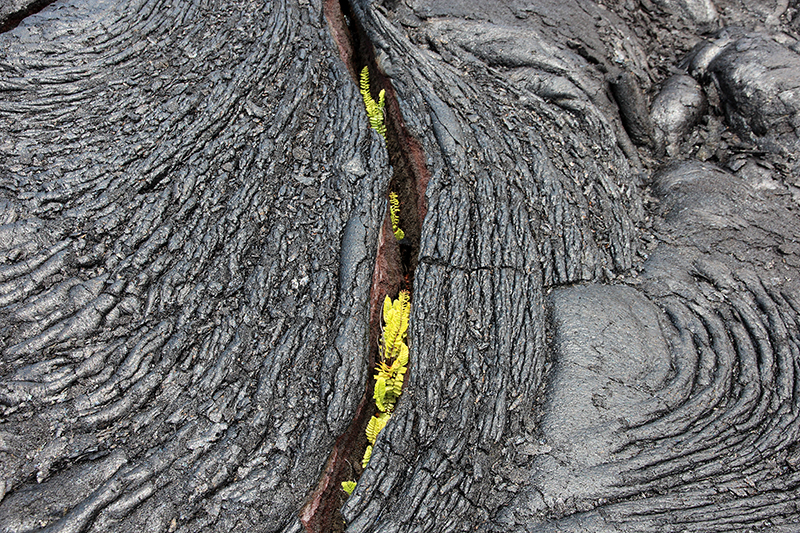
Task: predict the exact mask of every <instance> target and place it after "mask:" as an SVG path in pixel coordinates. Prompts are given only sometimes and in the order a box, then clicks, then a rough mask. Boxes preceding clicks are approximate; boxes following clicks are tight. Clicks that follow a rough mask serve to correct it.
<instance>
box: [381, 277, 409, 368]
mask: <svg viewBox="0 0 800 533" xmlns="http://www.w3.org/2000/svg"><path fill="white" fill-rule="evenodd" d="M410 298H411V296H410V295H409V293H408V291H400V294H399V295H398V297H397V300H395V301H394V302H392V301H391V299H390V298H389V297H388V296H387V297H386V299H385V300H384V301H383V321H384V326H383V332H382V335H381V344H380V349H381V356H382V358H383V360H384V361H391V360H394V359H396V358H397V356H398V355H399V354H400V346H401V344H405V342H404V341H405V337H406V332H407V331H408V317H409V315H410V313H411V303H410Z"/></svg>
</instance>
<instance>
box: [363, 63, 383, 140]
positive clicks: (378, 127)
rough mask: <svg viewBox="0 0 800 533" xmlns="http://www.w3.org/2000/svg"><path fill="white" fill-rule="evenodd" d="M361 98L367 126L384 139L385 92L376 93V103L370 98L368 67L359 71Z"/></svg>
mask: <svg viewBox="0 0 800 533" xmlns="http://www.w3.org/2000/svg"><path fill="white" fill-rule="evenodd" d="M361 97H362V98H363V99H364V106H365V107H366V108H367V115H369V125H370V126H372V128H373V129H374V130H375V131H377V132H378V133H380V134H381V136H383V138H384V139H385V138H386V123H385V122H384V119H385V114H384V108H385V107H386V91H384V90H383V89H381V92H379V93H378V101H377V102H376V101H375V100H374V99H373V98H372V93H370V90H369V67H364V68H363V69H361Z"/></svg>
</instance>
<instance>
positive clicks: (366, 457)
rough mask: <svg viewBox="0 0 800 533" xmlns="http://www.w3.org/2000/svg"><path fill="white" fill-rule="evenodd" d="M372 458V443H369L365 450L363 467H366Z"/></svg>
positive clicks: (362, 461) (362, 460)
mask: <svg viewBox="0 0 800 533" xmlns="http://www.w3.org/2000/svg"><path fill="white" fill-rule="evenodd" d="M370 459H372V444H368V445H367V449H366V450H364V457H363V458H362V459H361V468H366V467H367V465H368V464H369V460H370Z"/></svg>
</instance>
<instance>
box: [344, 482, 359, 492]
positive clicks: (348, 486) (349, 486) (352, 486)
mask: <svg viewBox="0 0 800 533" xmlns="http://www.w3.org/2000/svg"><path fill="white" fill-rule="evenodd" d="M342 490H343V491H345V492H346V493H347V495H348V496H349V495H351V494H353V491H354V490H356V482H355V481H342Z"/></svg>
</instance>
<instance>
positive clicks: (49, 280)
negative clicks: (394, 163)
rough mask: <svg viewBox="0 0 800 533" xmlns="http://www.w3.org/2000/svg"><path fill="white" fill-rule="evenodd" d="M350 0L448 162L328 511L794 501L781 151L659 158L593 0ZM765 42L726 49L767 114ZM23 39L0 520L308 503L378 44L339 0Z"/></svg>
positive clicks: (112, 519) (791, 329)
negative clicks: (628, 119)
mask: <svg viewBox="0 0 800 533" xmlns="http://www.w3.org/2000/svg"><path fill="white" fill-rule="evenodd" d="M487 6H488V7H487ZM328 7H330V5H328ZM395 9H396V11H395ZM348 20H349V22H350V26H349V27H346V26H344V21H343V20H342V21H340V22H341V23H342V26H341V27H339V28H338V29H339V30H341V33H338V34H337V36H336V38H337V39H339V38H341V37H342V35H344V34H346V33H347V32H346V31H344V30H345V29H347V31H350V32H352V34H354V35H356V36H358V37H359V38H363V39H364V40H362V41H361V44H362V45H363V46H362V47H361V48H362V49H363V50H362V52H365V51H366V52H369V51H370V50H369V48H370V46H372V47H374V48H375V50H374V53H375V57H376V58H378V59H377V63H378V68H377V69H376V70H377V71H380V72H381V73H382V74H383V75H385V76H386V77H387V79H388V80H389V81H391V84H392V85H391V87H388V86H387V89H390V90H387V93H390V96H391V97H392V98H396V104H397V109H398V110H399V112H400V113H402V117H403V118H404V120H405V124H404V125H402V127H403V128H404V129H406V130H407V133H408V136H407V138H406V139H405V140H406V141H408V142H407V145H404V146H400V147H395V146H393V143H395V144H399V143H396V142H395V141H391V140H390V142H389V149H390V150H395V149H408V150H412V149H417V150H418V151H417V152H414V154H415V157H416V159H415V161H416V163H418V164H419V165H420V166H422V167H424V170H425V177H426V178H427V184H425V183H416V184H414V186H415V187H416V188H417V190H424V198H423V199H421V200H420V202H419V205H420V206H421V209H420V211H421V213H422V214H424V215H425V216H424V220H422V221H421V227H420V228H419V229H418V233H419V257H418V259H419V264H418V267H417V269H416V272H415V273H414V285H413V291H414V292H413V308H412V316H411V321H410V329H409V346H410V360H411V363H410V370H409V373H408V378H407V382H406V385H405V387H406V388H405V390H404V393H403V395H402V397H401V399H400V402H399V404H398V406H397V409H396V411H395V412H394V414H393V416H392V418H391V420H390V422H389V423H388V425H387V426H386V428H385V429H384V430H383V431H382V432H381V434H380V436H379V437H378V440H377V442H376V443H375V447H374V450H373V453H372V459H371V461H370V462H369V464H368V465H367V468H366V469H365V470H364V472H363V475H362V476H361V477H360V479H359V480H358V486H357V488H356V489H355V491H354V493H353V494H352V496H351V497H350V498H349V499H347V500H346V503H345V504H344V507H343V508H342V511H341V515H342V516H343V517H344V519H345V520H346V523H344V524H343V523H341V522H339V523H337V524H334V525H333V526H332V527H331V528H330V529H342V530H346V531H348V532H350V533H356V532H377V531H397V532H411V531H414V532H418V531H422V532H439V531H474V530H476V529H482V530H484V531H498V532H499V531H502V532H520V533H521V532H540V533H543V532H550V531H573V532H576V533H577V532H579V531H581V532H582V531H587V530H590V531H603V532H621V531H627V532H631V531H636V532H665V531H666V532H676V533H677V532H679V531H681V532H682V531H686V530H690V531H709V530H710V531H715V530H716V531H737V532H738V531H742V532H743V531H752V530H776V531H791V530H792V528H794V529H795V530H796V529H797V526H798V523H800V510H798V508H797V501H798V500H800V484H798V472H800V434H799V433H798V431H799V430H798V427H800V426H798V413H800V396H798V394H797V389H798V387H797V379H798V378H797V369H798V368H800V299H798V297H797V296H796V295H797V294H799V293H800V248H798V246H797V242H798V240H800V218H799V217H798V214H797V207H796V204H795V203H794V200H793V199H792V197H791V195H789V194H787V193H786V189H784V188H782V187H783V186H782V185H781V183H779V182H777V181H776V186H775V187H763V186H759V185H758V184H751V183H748V182H747V181H745V180H742V179H741V178H739V177H737V176H734V175H731V174H729V173H727V172H725V171H723V170H721V169H719V168H717V167H714V166H712V165H707V164H700V163H683V164H675V165H670V166H667V167H666V168H664V169H663V170H662V171H661V172H659V173H657V174H656V175H654V176H652V177H649V178H648V181H647V182H646V183H642V182H641V179H642V176H643V174H642V172H641V171H640V169H641V168H642V167H639V166H638V165H637V163H638V162H637V160H636V149H633V148H632V146H631V145H630V142H629V141H627V135H626V134H625V131H624V130H623V129H622V128H621V126H620V117H619V114H618V110H617V106H616V105H614V103H613V102H612V101H611V100H610V99H609V96H608V95H607V85H606V83H605V80H606V75H607V74H608V72H610V71H611V70H612V68H611V67H614V66H618V67H619V68H622V67H624V68H625V69H626V70H627V71H629V72H631V73H632V75H634V76H635V77H636V80H637V83H639V84H640V86H641V88H642V89H643V90H645V91H646V90H647V89H648V88H649V87H648V86H647V84H648V80H650V79H651V74H650V72H649V68H648V65H647V59H646V57H647V56H646V54H645V53H644V51H643V49H642V45H641V42H640V41H639V37H637V36H636V34H635V33H634V32H632V31H630V29H629V28H628V27H627V25H626V22H624V21H623V19H622V18H621V17H620V16H617V15H614V14H613V13H612V12H610V11H608V10H606V9H605V8H604V7H603V6H601V5H596V4H594V3H592V2H584V1H579V0H558V1H555V0H553V1H550V0H548V1H543V2H531V3H526V2H517V1H515V0H509V1H508V2H496V3H491V5H488V4H487V3H486V2H480V1H477V0H476V1H469V0H465V1H459V2H446V3H444V2H434V1H426V0H419V1H409V2H405V3H402V4H401V3H398V2H385V3H383V4H378V3H373V2H369V1H367V0H364V1H357V2H353V5H352V11H350V12H349V13H348ZM361 30H363V34H362V33H360V32H361ZM367 38H368V40H367ZM753 39H754V40H753ZM751 41H752V42H753V43H754V44H753V45H752V47H751V48H752V49H753V50H762V49H763V50H766V49H771V48H770V47H771V46H772V45H770V44H769V43H767V44H760V41H758V39H757V38H751ZM743 43H745V41H743ZM751 48H747V47H745V48H742V49H741V50H738V51H737V50H735V49H734V48H728V47H725V48H724V50H723V52H721V53H720V54H718V55H716V59H714V60H713V61H711V60H709V62H708V64H709V72H710V73H712V74H713V75H714V76H715V77H717V78H718V83H719V85H720V87H721V89H724V90H726V91H728V90H729V93H730V95H727V93H726V96H725V98H728V100H726V105H727V106H729V108H730V109H731V112H736V113H739V115H741V116H742V117H743V119H742V121H740V122H741V123H742V126H741V127H746V128H748V129H747V131H752V132H753V135H756V136H758V135H761V134H759V133H757V132H756V131H755V129H754V127H753V126H752V125H751V122H750V121H751V119H752V115H753V113H754V111H753V110H754V109H756V108H757V105H758V102H761V101H762V100H759V98H762V97H763V96H762V95H761V93H758V91H756V92H755V93H754V94H755V96H752V95H751V96H750V97H749V98H751V99H752V101H750V100H748V99H747V98H741V99H738V97H737V96H736V95H740V94H741V95H742V96H744V95H745V93H746V89H748V87H751V85H748V83H751V81H749V80H752V79H755V80H756V82H752V83H754V85H752V87H753V88H756V87H761V86H762V85H763V86H764V87H766V88H768V89H769V90H770V91H773V90H777V89H780V91H778V92H777V93H775V94H783V93H782V92H781V91H783V92H785V91H787V90H790V89H791V87H790V86H789V85H788V83H789V82H788V81H786V78H787V77H788V74H787V73H785V72H783V71H781V70H780V69H777V70H776V71H775V72H776V73H777V74H781V75H780V76H778V77H776V78H775V80H776V81H775V80H774V81H775V83H773V82H772V81H771V80H770V78H768V77H766V78H765V77H763V76H762V77H759V76H755V77H754V75H753V74H752V73H751V72H750V71H752V72H755V73H756V74H758V73H759V71H758V68H757V66H756V63H757V61H756V60H757V59H758V58H759V57H762V55H763V52H758V53H755V52H754V53H753V54H754V55H752V57H751V56H748V54H749V53H750V50H751ZM0 54H2V57H0V87H2V89H3V90H2V91H0V154H2V157H0V497H1V498H2V500H0V529H3V530H6V531H13V532H27V531H33V530H44V531H48V532H65V533H66V532H102V531H114V532H122V533H126V532H130V533H133V532H136V533H138V532H140V531H159V532H185V533H190V532H195V531H212V532H245V531H246V532H250V531H265V532H279V531H280V532H285V533H300V531H302V530H303V525H302V524H301V521H300V518H299V515H300V513H301V512H304V510H307V508H306V505H307V504H309V503H314V502H315V501H316V500H314V499H313V494H314V491H315V490H316V489H318V488H319V487H320V481H322V484H323V485H324V483H325V482H327V481H328V480H327V478H325V477H323V476H322V473H323V471H324V470H325V467H326V463H327V462H328V461H329V459H330V458H331V457H332V455H331V454H332V450H334V449H335V445H336V443H337V441H340V439H341V437H342V435H343V433H344V432H345V430H346V429H347V428H348V426H349V425H350V422H351V420H352V418H353V417H354V415H355V414H356V412H357V410H358V405H359V402H360V401H361V400H362V398H363V397H364V395H365V391H367V390H368V387H367V383H368V382H370V380H371V378H370V376H369V374H368V359H369V351H370V348H371V347H370V341H369V334H370V332H369V324H368V322H369V308H370V288H371V286H372V283H373V281H374V280H373V275H374V271H375V263H376V261H377V259H376V256H377V255H378V252H377V250H378V242H379V240H380V239H379V235H380V232H381V227H382V224H385V215H386V201H385V195H386V191H387V187H388V186H389V183H390V178H391V171H390V168H389V167H390V165H389V158H388V157H387V145H386V144H385V143H384V141H383V139H382V138H381V137H380V136H379V135H377V134H376V133H375V132H373V131H372V130H370V128H369V126H368V121H367V117H366V113H365V112H364V107H363V102H362V100H361V96H360V94H359V92H358V89H357V86H356V83H355V81H354V80H353V78H352V77H351V75H350V74H349V71H348V68H353V67H360V66H361V65H352V64H344V63H343V62H342V60H341V56H340V54H339V50H337V48H336V42H335V41H334V39H333V38H332V36H331V28H330V27H329V25H328V24H327V22H326V21H325V18H324V16H323V5H322V3H321V2H319V1H316V0H296V1H295V0H287V1H285V2H275V3H266V4H265V3H263V2H250V1H249V0H232V1H231V0H228V1H225V2H214V1H210V2H201V3H198V2H193V1H191V0H172V1H171V2H169V3H163V2H148V1H139V0H106V1H104V2H91V1H88V0H70V1H69V2H63V3H59V4H58V5H53V6H51V8H48V9H46V10H44V11H43V12H41V13H40V14H38V15H35V16H31V17H28V18H27V19H26V20H25V21H23V23H22V24H21V25H20V26H19V27H18V28H16V29H14V30H12V31H10V32H7V33H4V34H2V35H0ZM737 54H738V55H737ZM759 54H762V55H759ZM781 54H783V52H781ZM367 55H369V54H367ZM789 57H791V56H785V55H779V57H778V58H777V59H776V61H778V63H776V65H778V64H786V65H788V67H787V68H789V69H790V70H791V69H794V68H795V67H794V66H793V65H794V63H791V62H788V59H787V58H789ZM740 60H741V61H742V65H749V67H748V68H740V67H739V61H740ZM781 62H782V63H781ZM727 65H732V66H731V67H728V66H727ZM381 67H383V70H382V71H381ZM734 67H735V68H734ZM727 72H737V73H739V74H737V76H728V74H726V73H727ZM784 74H787V76H784ZM374 75H375V80H376V82H377V80H378V79H379V76H378V72H374ZM726 76H728V77H729V78H730V79H731V80H738V79H741V80H743V81H742V84H741V86H740V85H737V84H736V83H733V82H732V81H730V82H728V81H725V80H727V79H728V77H726ZM778 81H780V83H778ZM771 83H772V85H770V84H771ZM764 94H773V93H769V92H768V91H767V92H765V93H764ZM789 96H791V95H784V100H786V102H784V101H781V105H785V106H788V107H786V108H784V110H786V109H789V108H791V109H793V108H792V107H791V106H792V105H793V100H791V98H789ZM765 102H766V103H765V104H764V105H765V106H766V107H767V109H768V111H769V110H770V109H772V108H770V107H769V106H778V103H776V102H773V101H771V100H769V99H767V100H765ZM787 102H788V103H787ZM790 104H791V105H790ZM392 105H394V103H393V104H392ZM775 109H777V108H775ZM792 116H793V115H792ZM792 116H789V115H783V116H782V115H780V113H779V112H773V111H769V112H768V113H767V114H766V118H764V119H763V120H764V125H765V126H766V127H767V128H768V129H770V128H772V129H775V130H776V131H777V132H778V134H779V135H783V136H784V137H780V138H778V139H777V140H776V141H775V142H779V141H780V142H786V143H788V140H787V139H789V138H790V137H789V135H790V132H788V131H786V132H783V130H784V129H786V125H787V124H791V120H792ZM395 126H396V127H397V128H399V127H400V125H399V124H398V125H395ZM395 126H393V127H395ZM778 130H780V131H778ZM759 131H761V130H759ZM785 146H791V145H790V144H785ZM746 168H747V166H746V165H745V166H743V167H741V169H740V170H742V169H746ZM751 170H753V169H748V170H747V171H744V170H743V171H742V175H743V176H745V175H749V174H748V173H749V172H750V171H751ZM762 181H763V180H762ZM425 185H427V188H425ZM643 185H647V186H648V191H652V194H653V195H655V197H654V198H652V199H649V198H647V197H646V194H650V193H649V192H648V193H645V192H644V190H645V189H644V187H643ZM646 199H648V200H651V201H649V202H647V203H646V202H645V200H646ZM409 233H411V231H409ZM358 451H359V452H360V451H361V450H358ZM339 497H340V498H341V499H342V500H344V493H343V492H342V493H341V494H339Z"/></svg>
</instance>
